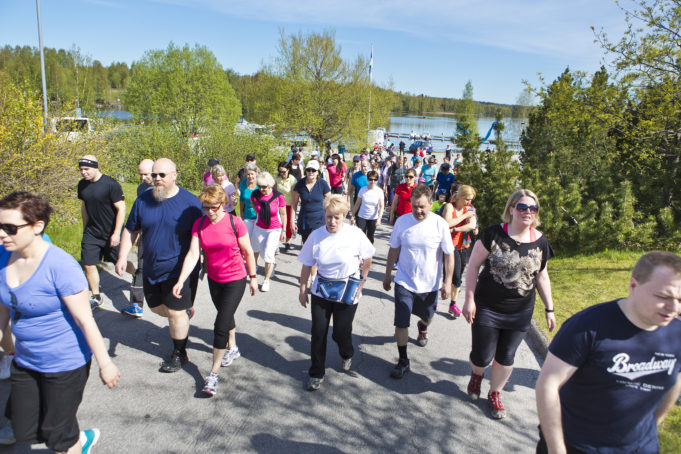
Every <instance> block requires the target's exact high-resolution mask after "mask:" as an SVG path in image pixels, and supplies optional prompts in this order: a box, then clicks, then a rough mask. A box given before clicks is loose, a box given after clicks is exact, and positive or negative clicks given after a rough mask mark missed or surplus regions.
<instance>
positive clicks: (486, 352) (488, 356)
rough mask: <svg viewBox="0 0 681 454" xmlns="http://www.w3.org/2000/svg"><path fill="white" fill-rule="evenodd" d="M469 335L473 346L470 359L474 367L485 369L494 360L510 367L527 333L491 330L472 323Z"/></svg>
mask: <svg viewBox="0 0 681 454" xmlns="http://www.w3.org/2000/svg"><path fill="white" fill-rule="evenodd" d="M471 334H472V336H473V345H472V347H471V356H470V359H471V362H472V363H473V364H474V365H476V366H477V367H487V366H489V364H490V363H491V362H492V358H494V359H495V360H496V361H497V362H498V363H499V364H501V365H502V366H512V365H513V361H514V359H515V352H516V350H517V349H518V346H519V345H520V343H521V342H522V341H523V339H524V338H525V334H527V331H518V330H514V329H499V328H492V327H489V326H480V324H479V323H477V322H473V326H472V327H471Z"/></svg>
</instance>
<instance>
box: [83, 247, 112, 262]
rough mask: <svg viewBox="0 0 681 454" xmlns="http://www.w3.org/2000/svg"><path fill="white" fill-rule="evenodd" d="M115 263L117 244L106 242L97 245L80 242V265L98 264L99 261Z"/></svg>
mask: <svg viewBox="0 0 681 454" xmlns="http://www.w3.org/2000/svg"><path fill="white" fill-rule="evenodd" d="M102 260H103V261H105V262H111V263H116V262H117V261H118V246H116V247H111V246H109V245H108V244H107V245H105V246H99V245H97V244H91V243H81V244H80V263H81V264H82V265H99V264H100V263H101V262H102Z"/></svg>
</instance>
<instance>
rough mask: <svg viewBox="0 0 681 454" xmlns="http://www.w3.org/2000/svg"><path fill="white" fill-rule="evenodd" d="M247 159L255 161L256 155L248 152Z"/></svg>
mask: <svg viewBox="0 0 681 454" xmlns="http://www.w3.org/2000/svg"><path fill="white" fill-rule="evenodd" d="M246 161H255V155H254V154H253V153H248V154H247V155H246Z"/></svg>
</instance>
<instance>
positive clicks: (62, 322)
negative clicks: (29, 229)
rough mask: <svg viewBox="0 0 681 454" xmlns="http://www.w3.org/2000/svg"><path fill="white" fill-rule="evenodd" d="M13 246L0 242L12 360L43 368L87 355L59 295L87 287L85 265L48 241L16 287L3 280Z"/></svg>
mask: <svg viewBox="0 0 681 454" xmlns="http://www.w3.org/2000/svg"><path fill="white" fill-rule="evenodd" d="M10 255H11V252H9V251H6V250H5V247H4V246H0V302H1V303H2V304H4V305H5V306H7V307H8V308H9V309H10V317H11V320H12V332H13V333H14V336H15V337H16V344H15V347H16V354H15V356H14V361H16V363H17V364H18V365H19V366H21V367H25V368H27V369H31V370H35V371H38V372H42V373H57V372H67V371H70V370H74V369H78V368H79V367H82V366H83V365H84V364H85V363H87V362H88V361H90V358H91V357H92V351H91V350H90V347H89V346H88V344H87V342H86V340H85V336H84V335H83V332H82V331H81V329H80V327H78V325H77V324H76V322H75V320H74V319H73V316H72V315H71V312H70V311H69V310H68V308H67V307H66V305H65V304H64V302H63V301H62V299H61V297H63V296H69V295H75V294H76V293H80V292H81V291H83V290H87V288H88V284H87V280H85V275H84V274H83V270H82V269H81V267H80V265H79V264H78V262H76V260H75V259H74V258H73V257H71V256H70V255H69V254H67V253H66V252H64V251H63V250H61V249H59V248H58V247H57V246H54V245H50V247H49V248H48V249H47V251H46V252H45V255H44V256H43V259H42V261H41V262H40V265H38V268H37V269H36V270H35V272H34V273H33V275H32V276H31V277H29V278H28V280H27V281H26V282H24V283H22V284H21V285H18V286H17V287H14V288H10V287H9V286H8V285H7V262H8V261H9V257H10Z"/></svg>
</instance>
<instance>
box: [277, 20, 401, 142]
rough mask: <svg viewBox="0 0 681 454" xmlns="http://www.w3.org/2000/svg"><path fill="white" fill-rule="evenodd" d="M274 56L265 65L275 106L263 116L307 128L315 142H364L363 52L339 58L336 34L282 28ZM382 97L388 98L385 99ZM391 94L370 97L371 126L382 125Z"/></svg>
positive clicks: (279, 123)
mask: <svg viewBox="0 0 681 454" xmlns="http://www.w3.org/2000/svg"><path fill="white" fill-rule="evenodd" d="M277 52H278V55H277V57H276V58H275V60H274V62H273V65H272V66H270V67H268V68H266V72H267V73H268V75H269V76H270V77H269V79H268V80H269V82H270V86H271V87H272V86H274V87H276V90H268V92H269V93H272V95H274V96H276V105H274V106H272V107H273V109H271V110H270V112H268V120H269V121H271V122H273V123H275V124H276V125H277V127H278V128H282V129H288V130H303V131H306V132H307V133H308V134H309V135H310V137H312V138H313V139H314V140H315V141H316V142H317V143H319V144H321V143H324V141H326V140H327V139H328V140H331V141H335V140H339V139H340V138H341V137H342V138H343V139H344V140H355V141H357V142H358V143H364V142H365V141H366V126H367V115H368V109H369V74H368V69H369V67H368V62H367V60H366V59H365V58H364V57H362V56H357V57H356V58H355V59H354V60H352V61H347V60H344V59H343V58H342V57H341V46H339V45H337V44H336V39H335V32H333V31H326V32H323V33H321V34H319V33H311V34H309V35H303V34H302V32H299V33H298V34H296V35H289V36H286V34H285V33H284V31H283V30H281V36H280V39H279V45H278V48H277ZM386 98H387V99H386ZM392 102H393V101H392V97H391V96H390V97H379V96H373V97H372V100H371V125H370V127H375V126H385V125H386V124H387V121H388V118H389V112H390V109H391V107H392Z"/></svg>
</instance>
